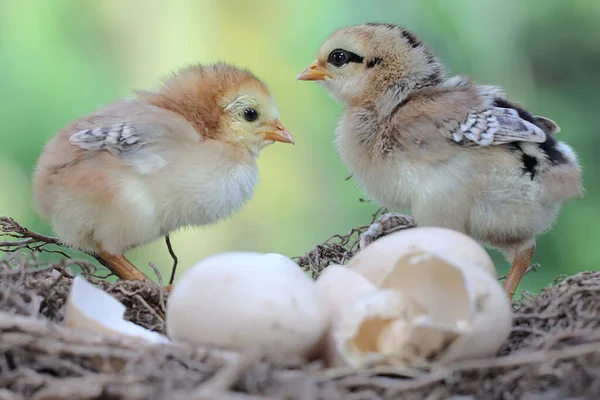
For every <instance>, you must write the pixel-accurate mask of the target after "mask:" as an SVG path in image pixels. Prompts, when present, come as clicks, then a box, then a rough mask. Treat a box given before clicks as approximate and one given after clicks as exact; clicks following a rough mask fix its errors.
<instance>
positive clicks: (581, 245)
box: [0, 0, 600, 291]
mask: <svg viewBox="0 0 600 400" xmlns="http://www.w3.org/2000/svg"><path fill="white" fill-rule="evenodd" d="M368 21H385V22H392V23H398V24H401V25H403V26H405V27H407V28H409V29H412V30H413V31H415V32H416V33H417V34H418V35H419V36H421V37H422V38H423V39H424V40H425V41H426V42H427V43H429V45H430V47H432V48H433V50H434V51H436V52H437V53H438V55H439V56H440V57H441V59H442V60H443V61H444V62H445V63H446V65H447V66H448V68H449V70H450V71H451V73H462V74H470V75H471V76H473V77H474V78H475V79H477V80H479V81H482V82H486V83H490V84H496V85H501V86H504V87H505V89H506V91H507V93H508V95H509V96H510V97H511V98H513V99H514V100H516V101H518V102H521V103H522V104H524V105H526V106H527V107H529V108H530V109H531V111H532V112H533V113H534V114H541V115H545V116H548V117H550V118H552V119H554V120H555V121H557V122H558V124H559V125H560V126H561V128H562V132H561V133H559V137H560V139H561V140H565V141H566V142H568V143H569V144H571V145H572V146H573V147H574V148H575V150H576V151H577V152H578V153H579V155H580V159H581V162H582V164H583V166H584V179H585V187H586V189H587V193H586V196H585V198H584V199H581V200H575V201H572V202H570V203H568V204H566V205H565V206H564V208H563V211H562V213H561V215H560V217H559V219H558V221H557V223H556V224H555V226H554V227H553V229H552V230H551V231H550V232H549V233H547V234H545V235H543V236H541V237H540V238H539V241H538V248H537V253H536V256H535V258H534V261H535V262H538V263H541V264H542V269H540V270H539V271H538V272H537V273H532V274H529V275H528V276H527V277H526V278H525V279H524V281H523V284H522V285H521V288H523V289H528V290H532V291H537V290H539V289H540V288H541V287H543V286H545V285H547V284H548V283H550V282H551V281H552V280H553V279H554V278H555V277H556V276H557V275H559V274H563V273H564V274H572V273H575V272H577V271H582V270H594V269H598V266H599V265H600V263H599V260H600V245H599V244H598V238H599V237H600V206H599V205H598V202H597V200H596V199H597V198H598V194H599V191H600V181H598V180H597V179H596V178H595V177H596V176H597V175H598V174H599V173H600V171H599V169H600V160H599V159H598V158H596V153H598V151H599V149H600V132H599V129H598V127H599V126H600V112H599V111H598V107H599V106H600V96H599V94H598V93H599V90H600V1H597V0H552V1H549V0H527V1H523V0H495V1H494V0H439V1H426V0H404V1H391V0H390V1H372V2H371V1H358V0H355V1H348V0H328V1H323V0H303V1H297V0H285V1H267V0H255V1H235V0H229V1H226V0H221V1H216V0H215V1H201V0H197V1H193V0H189V1H171V2H166V1H165V2H158V1H156V2H151V1H145V0H126V1H124V0H102V1H77V0H70V1H66V0H65V1H62V0H60V1H59V0H44V1H39V0H0V215H9V216H12V217H14V218H16V219H17V220H18V221H20V222H21V223H23V224H25V225H26V226H28V227H30V228H31V229H34V230H39V231H42V232H44V233H47V234H51V233H52V232H51V228H50V227H49V225H48V224H47V223H45V222H43V221H41V220H40V219H39V218H38V217H37V215H36V213H35V211H34V209H33V207H32V201H31V189H30V176H31V173H32V170H33V166H34V164H35V162H36V159H37V157H38V156H39V155H40V152H41V150H42V147H43V146H44V144H45V142H46V141H47V140H48V139H49V138H50V137H51V136H52V135H53V134H54V133H55V132H56V131H58V130H59V129H61V128H63V127H64V126H65V125H66V124H67V123H68V122H69V121H70V120H72V119H74V118H77V117H80V116H82V115H84V114H87V113H88V112H90V111H92V110H94V109H95V108H97V107H99V106H101V105H103V104H106V103H109V102H111V101H113V100H115V99H116V98H118V97H123V96H129V95H130V89H143V88H149V87H151V86H152V85H153V84H154V83H155V82H156V80H157V79H158V78H160V77H162V76H164V75H166V74H168V73H169V72H170V71H172V70H174V69H176V68H179V67H181V66H183V65H185V64H188V63H194V62H203V63H209V62H214V61H219V60H221V61H227V62H231V63H234V64H236V65H239V66H243V67H247V68H249V69H250V70H252V71H253V72H255V73H256V74H257V75H258V76H259V77H260V78H261V79H263V80H264V81H265V82H266V83H267V84H268V85H269V86H270V88H271V90H272V92H273V94H274V97H275V100H276V102H277V103H278V105H279V109H280V112H281V117H282V121H283V122H284V123H285V124H286V125H287V126H288V128H289V129H290V130H291V131H292V133H293V134H294V136H295V138H296V140H297V144H296V146H288V145H274V146H272V147H269V148H268V149H266V150H265V151H264V152H263V153H262V154H261V156H260V157H259V161H258V162H259V165H260V169H261V183H260V185H259V187H258V189H257V191H256V194H255V196H254V197H253V199H252V200H251V201H250V203H249V204H248V205H247V206H246V207H245V208H244V209H243V210H242V211H241V212H239V213H238V214H236V215H234V216H232V217H231V218H230V219H229V220H227V221H225V222H222V223H220V224H218V225H215V226H211V227H207V228H204V229H189V230H186V231H182V232H178V233H176V234H174V235H173V236H172V241H173V245H174V247H175V250H176V252H177V254H178V255H179V257H180V262H181V263H180V268H179V270H178V276H180V275H181V273H182V272H183V271H184V270H185V268H188V267H189V266H191V265H192V264H193V263H194V262H196V261H198V260H200V259H202V258H204V257H206V256H208V255H211V254H214V253H218V252H222V251H229V250H252V251H261V252H279V253H283V254H286V255H288V256H297V255H301V254H304V253H305V252H306V251H308V250H310V249H312V248H313V247H314V246H315V244H317V243H319V242H321V241H323V240H324V239H326V238H327V237H329V236H330V235H332V234H334V233H345V232H346V231H348V230H349V229H350V228H352V227H354V226H358V225H363V224H365V223H368V222H369V221H370V218H371V214H372V212H373V211H374V210H375V209H376V208H377V207H376V205H374V204H368V203H361V202H359V198H360V197H362V196H363V195H362V193H361V191H360V189H359V188H357V187H356V185H355V183H354V182H353V181H351V180H350V181H345V180H344V178H346V177H347V176H348V172H347V171H346V170H345V168H344V166H343V165H342V164H341V162H340V160H339V158H338V157H337V154H336V152H335V149H334V146H333V143H332V139H333V133H332V132H333V129H334V126H335V124H336V120H337V117H338V114H339V111H340V109H341V107H340V106H339V105H338V104H336V103H335V102H334V101H333V100H332V99H331V98H330V97H329V96H328V95H327V94H326V93H325V91H324V90H323V89H322V88H320V87H318V86H317V85H316V84H310V83H303V82H296V80H295V77H296V75H297V74H298V72H299V71H300V70H301V69H303V68H304V67H305V66H306V65H308V64H309V63H310V62H312V61H313V59H314V58H315V55H316V51H317V49H318V47H319V46H320V45H321V43H322V41H323V40H324V39H325V38H326V37H327V36H328V35H329V34H330V33H332V32H333V31H334V30H336V29H338V28H341V27H343V26H345V25H349V24H358V23H362V22H368ZM492 254H493V255H494V258H495V260H497V266H498V271H499V274H501V275H504V274H505V272H506V271H507V270H508V266H507V264H506V262H505V261H504V260H503V259H502V258H501V257H499V256H498V255H497V254H496V253H495V252H492ZM128 257H129V258H130V259H131V260H132V261H133V262H134V263H136V264H137V265H140V266H142V268H143V269H144V270H145V271H146V272H147V273H150V270H149V268H148V267H145V266H146V265H147V264H148V261H153V262H155V263H156V264H158V265H159V266H160V268H161V271H162V273H163V276H168V273H169V270H170V265H171V260H170V257H169V255H168V253H167V250H166V247H165V245H164V242H163V241H157V242H156V243H154V244H152V245H148V246H145V247H143V248H141V249H137V250H135V251H132V252H130V253H128Z"/></svg>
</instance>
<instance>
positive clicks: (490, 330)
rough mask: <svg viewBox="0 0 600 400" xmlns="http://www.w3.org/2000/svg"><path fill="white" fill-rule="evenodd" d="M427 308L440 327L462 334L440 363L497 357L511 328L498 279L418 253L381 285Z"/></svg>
mask: <svg viewBox="0 0 600 400" xmlns="http://www.w3.org/2000/svg"><path fill="white" fill-rule="evenodd" d="M381 289H385V290H394V291H397V292H400V293H402V294H403V295H405V296H406V297H408V298H409V299H410V300H411V301H412V302H414V303H415V304H418V305H419V306H421V307H423V309H424V311H425V314H426V315H427V317H428V318H429V319H430V320H431V321H432V322H433V323H435V324H437V325H445V326H452V327H454V328H455V329H456V330H457V331H460V332H462V333H461V334H460V335H459V336H458V337H457V339H456V340H455V341H454V342H452V343H451V344H450V345H449V346H448V348H447V349H446V350H445V351H444V352H443V353H442V354H440V355H439V357H438V359H439V360H440V362H449V361H453V360H456V359H463V358H476V357H486V356H492V355H494V354H495V353H496V352H497V351H498V349H499V348H500V346H502V343H504V341H505V340H506V339H507V338H508V335H509V334H510V331H511V327H512V307H511V303H510V300H509V298H508V296H507V295H506V293H505V292H504V290H503V288H502V286H501V285H500V283H499V282H498V280H497V279H496V278H495V277H493V276H491V275H490V274H489V273H487V272H486V271H485V270H484V269H482V268H476V267H474V266H473V265H471V264H469V263H468V262H465V261H462V260H455V259H450V258H446V257H443V256H439V255H432V254H427V253H425V252H415V253H413V254H407V255H406V256H405V257H403V258H401V259H399V260H398V261H397V262H396V265H395V266H394V268H393V269H392V271H391V272H390V274H389V275H388V276H386V277H385V278H384V280H383V282H382V283H381Z"/></svg>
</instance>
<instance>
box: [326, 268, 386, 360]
mask: <svg viewBox="0 0 600 400" xmlns="http://www.w3.org/2000/svg"><path fill="white" fill-rule="evenodd" d="M316 282H317V286H318V287H319V289H320V290H321V291H322V292H323V293H324V294H325V296H326V297H327V299H328V300H329V307H330V310H331V325H330V328H329V332H328V334H327V339H326V342H325V348H324V349H323V350H322V352H323V355H322V357H323V358H324V359H325V361H326V362H327V365H328V366H329V367H341V366H344V365H346V362H345V361H344V359H343V358H342V357H341V356H340V354H339V352H338V350H337V348H336V343H335V338H334V332H335V331H336V330H337V329H338V326H339V324H340V321H341V318H342V314H343V313H344V310H346V309H348V308H349V307H352V304H353V303H354V302H355V301H356V299H357V298H358V297H359V296H361V295H363V294H365V293H369V292H374V291H376V290H377V288H376V287H375V286H373V284H371V283H370V282H369V281H368V280H366V279H365V278H364V277H363V276H361V275H359V274H357V273H356V272H353V271H351V270H350V269H348V268H347V267H344V266H342V265H330V266H328V267H327V268H325V269H324V270H323V271H322V272H321V275H319V277H318V278H317V281H316Z"/></svg>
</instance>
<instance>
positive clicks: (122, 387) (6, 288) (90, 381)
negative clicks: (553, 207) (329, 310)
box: [0, 214, 600, 400]
mask: <svg viewBox="0 0 600 400" xmlns="http://www.w3.org/2000/svg"><path fill="white" fill-rule="evenodd" d="M393 218H395V222H394V223H390V221H392V219H393ZM7 221H12V220H9V219H4V220H3V221H0V228H2V229H4V233H5V234H7V232H6V227H7V225H6V222H7ZM3 223H4V224H3ZM12 223H14V221H12ZM17 225H18V224H17ZM392 225H393V226H392ZM411 225H412V222H411V221H410V219H407V218H406V217H404V219H402V217H400V216H398V215H394V214H384V215H383V216H379V217H378V219H377V221H375V222H374V224H372V225H370V226H366V227H361V228H359V229H358V230H354V231H352V232H350V233H349V235H340V236H336V237H334V238H332V239H331V240H329V241H327V242H326V243H324V244H322V245H319V246H317V248H315V249H314V250H313V251H311V252H309V253H307V254H306V255H305V256H303V257H300V258H299V259H298V262H299V264H300V265H302V266H304V267H305V268H306V269H308V270H311V271H313V273H315V274H318V272H319V271H320V270H321V269H322V268H323V267H324V266H325V265H326V264H328V263H333V262H335V263H343V261H344V260H347V259H348V258H349V256H350V255H351V254H352V253H353V252H355V251H356V250H357V249H358V248H360V247H362V246H365V245H368V243H369V241H372V240H374V239H376V238H377V237H379V236H382V235H384V234H386V233H389V232H390V231H393V230H395V229H401V228H398V227H399V226H404V227H407V226H411ZM13 227H15V225H13ZM23 232H24V231H21V233H16V234H13V235H12V236H13V237H15V236H17V237H16V239H17V240H18V241H21V242H23V241H28V240H29V239H27V238H23V235H24V233H23ZM13 233H14V232H13ZM26 233H27V232H25V236H27V234H26ZM19 235H21V236H19ZM9 236H11V235H10V234H9ZM37 239H40V238H37ZM33 243H34V242H33V241H29V242H28V243H27V244H26V246H25V247H27V246H31V245H32V244H33ZM33 245H34V246H35V244H33ZM0 249H5V250H6V249H14V246H12V245H7V242H0ZM71 266H79V268H81V271H82V273H83V274H84V275H85V276H86V277H87V279H88V280H90V281H91V282H93V283H96V284H98V285H99V287H101V288H102V289H103V290H105V291H107V292H108V293H110V294H111V295H112V296H114V297H116V298H117V299H118V300H120V301H121V302H122V303H123V304H125V306H126V307H127V313H126V318H127V319H129V320H130V321H132V322H134V323H137V324H139V325H142V326H144V327H146V328H149V329H152V330H155V331H158V332H161V333H164V329H165V327H164V321H163V318H162V315H163V314H162V313H163V312H164V300H165V299H164V296H165V295H166V294H165V293H164V292H163V291H162V290H161V289H160V288H159V286H158V285H153V284H152V283H143V282H127V281H120V282H116V283H109V282H106V281H105V280H103V279H102V278H103V277H102V276H99V275H98V272H97V271H96V268H95V267H94V266H93V265H92V264H89V263H87V262H85V261H79V260H72V259H68V258H64V259H61V260H60V261H57V262H50V263H47V262H46V263H42V262H40V261H39V259H38V258H37V257H36V253H35V252H34V253H28V252H25V253H23V252H9V253H7V254H6V256H5V257H4V258H3V259H2V261H0V399H25V398H31V399H231V400H237V399H240V400H243V399H248V400H251V399H307V400H308V399H315V400H317V399H356V400H358V399H398V398H402V399H409V400H410V399H448V398H451V399H461V400H467V399H525V400H537V399H557V400H558V399H567V398H600V318H599V317H598V316H599V315H600V272H585V273H580V274H577V275H574V276H571V277H568V278H565V279H564V280H562V282H560V283H558V282H555V284H554V285H552V286H549V287H548V288H546V289H544V290H543V291H542V292H541V293H540V294H539V295H537V296H535V297H533V296H530V295H525V296H524V297H523V298H522V299H520V300H519V301H517V302H515V314H514V326H513V331H512V333H511V335H510V337H509V339H508V340H507V342H506V343H505V344H504V346H503V347H502V349H501V350H500V352H499V354H498V355H497V356H496V357H494V358H489V359H479V360H470V361H460V362H455V363H453V364H451V365H449V366H446V367H444V368H443V369H434V370H431V371H428V370H405V369H395V368H384V369H381V368H373V369H365V370H352V369H330V370H327V369H324V368H323V367H322V366H321V365H320V364H319V363H318V362H313V363H311V364H307V365H299V364H294V363H290V362H285V361H283V362H282V361H279V362H273V361H268V360H264V359H260V358H257V357H256V356H255V355H252V354H236V353H231V352H226V351H223V350H219V349H210V348H200V349H199V348H190V347H187V346H185V345H183V344H161V345H148V344H145V343H142V342H140V341H135V340H130V339H125V338H120V337H110V336H99V335H96V334H91V333H89V332H84V331H78V330H75V329H70V328H67V327H65V326H64V325H62V319H63V313H64V305H65V301H66V298H67V294H68V291H69V288H70V285H71V282H72V273H71V272H70V267H71Z"/></svg>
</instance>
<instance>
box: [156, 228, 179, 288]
mask: <svg viewBox="0 0 600 400" xmlns="http://www.w3.org/2000/svg"><path fill="white" fill-rule="evenodd" d="M165 242H166V243H167V249H169V254H170V255H171V258H173V267H172V268H171V278H170V279H169V285H172V284H173V280H175V271H176V270H177V263H178V260H177V255H176V254H175V251H173V246H171V238H170V237H169V235H166V236H165ZM160 286H162V283H161V285H160Z"/></svg>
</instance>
